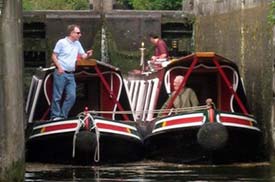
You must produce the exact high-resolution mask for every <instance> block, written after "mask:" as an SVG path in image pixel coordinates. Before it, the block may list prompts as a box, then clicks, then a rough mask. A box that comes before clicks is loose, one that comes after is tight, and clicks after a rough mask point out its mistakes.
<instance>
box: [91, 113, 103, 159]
mask: <svg viewBox="0 0 275 182" xmlns="http://www.w3.org/2000/svg"><path fill="white" fill-rule="evenodd" d="M88 116H89V117H90V118H91V120H92V121H93V123H94V126H93V127H92V128H91V129H90V131H92V130H93V129H95V136H96V148H95V153H94V161H95V162H99V161H100V145H99V144H100V142H99V138H100V132H99V130H98V128H97V126H96V123H95V119H94V117H93V115H91V114H89V113H88Z"/></svg>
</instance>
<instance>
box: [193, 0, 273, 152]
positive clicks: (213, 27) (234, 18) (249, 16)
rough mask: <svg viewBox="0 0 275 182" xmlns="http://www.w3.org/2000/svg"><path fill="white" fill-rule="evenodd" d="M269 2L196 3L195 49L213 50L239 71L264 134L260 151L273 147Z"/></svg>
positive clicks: (223, 0)
mask: <svg viewBox="0 0 275 182" xmlns="http://www.w3.org/2000/svg"><path fill="white" fill-rule="evenodd" d="M268 12H269V2H268V1H264V0H262V1H252V0H251V1H250V0H246V1H240V0H219V1H213V2H209V1H206V0H195V1H194V9H193V11H192V13H195V15H196V22H195V25H194V27H195V50H196V51H214V52H216V53H218V54H221V55H223V56H225V57H227V58H228V59H231V60H233V61H235V62H236V63H237V64H238V65H239V68H240V73H241V76H242V77H243V81H244V85H245V88H246V92H247V96H248V101H249V104H250V106H251V111H252V114H254V115H255V116H256V118H257V120H258V122H259V124H260V127H261V128H262V129H263V131H264V139H263V144H264V147H263V151H266V152H267V153H265V154H267V155H266V156H269V154H268V152H269V151H270V150H269V149H270V148H271V146H272V141H271V139H272V137H271V136H272V134H271V129H270V128H271V126H272V125H273V122H274V121H273V120H272V116H271V115H272V112H271V111H272V68H273V59H274V54H273V50H274V49H273V45H272V36H273V35H272V26H271V25H270V24H269V23H268V20H267V15H268Z"/></svg>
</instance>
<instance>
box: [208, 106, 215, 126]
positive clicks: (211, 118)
mask: <svg viewBox="0 0 275 182" xmlns="http://www.w3.org/2000/svg"><path fill="white" fill-rule="evenodd" d="M208 119H209V122H210V123H214V121H215V112H214V109H212V108H211V109H209V110H208Z"/></svg>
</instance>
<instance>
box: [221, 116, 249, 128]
mask: <svg viewBox="0 0 275 182" xmlns="http://www.w3.org/2000/svg"><path fill="white" fill-rule="evenodd" d="M220 120H221V122H223V123H235V124H241V125H247V126H252V123H251V121H248V120H245V119H239V118H231V117H224V116H221V117H220Z"/></svg>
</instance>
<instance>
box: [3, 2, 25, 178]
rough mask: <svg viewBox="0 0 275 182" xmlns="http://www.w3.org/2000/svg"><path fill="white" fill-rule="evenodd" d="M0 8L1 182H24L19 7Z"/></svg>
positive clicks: (15, 4) (10, 4)
mask: <svg viewBox="0 0 275 182" xmlns="http://www.w3.org/2000/svg"><path fill="white" fill-rule="evenodd" d="M0 4H1V7H0V10H1V11H0V55H1V56H0V63H1V66H0V164H1V165H0V181H24V173H25V165H24V164H25V162H24V160H25V159H24V156H25V155H24V146H25V145H24V142H25V141H24V110H23V79H22V78H23V54H22V4H21V0H17V1H10V0H0Z"/></svg>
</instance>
